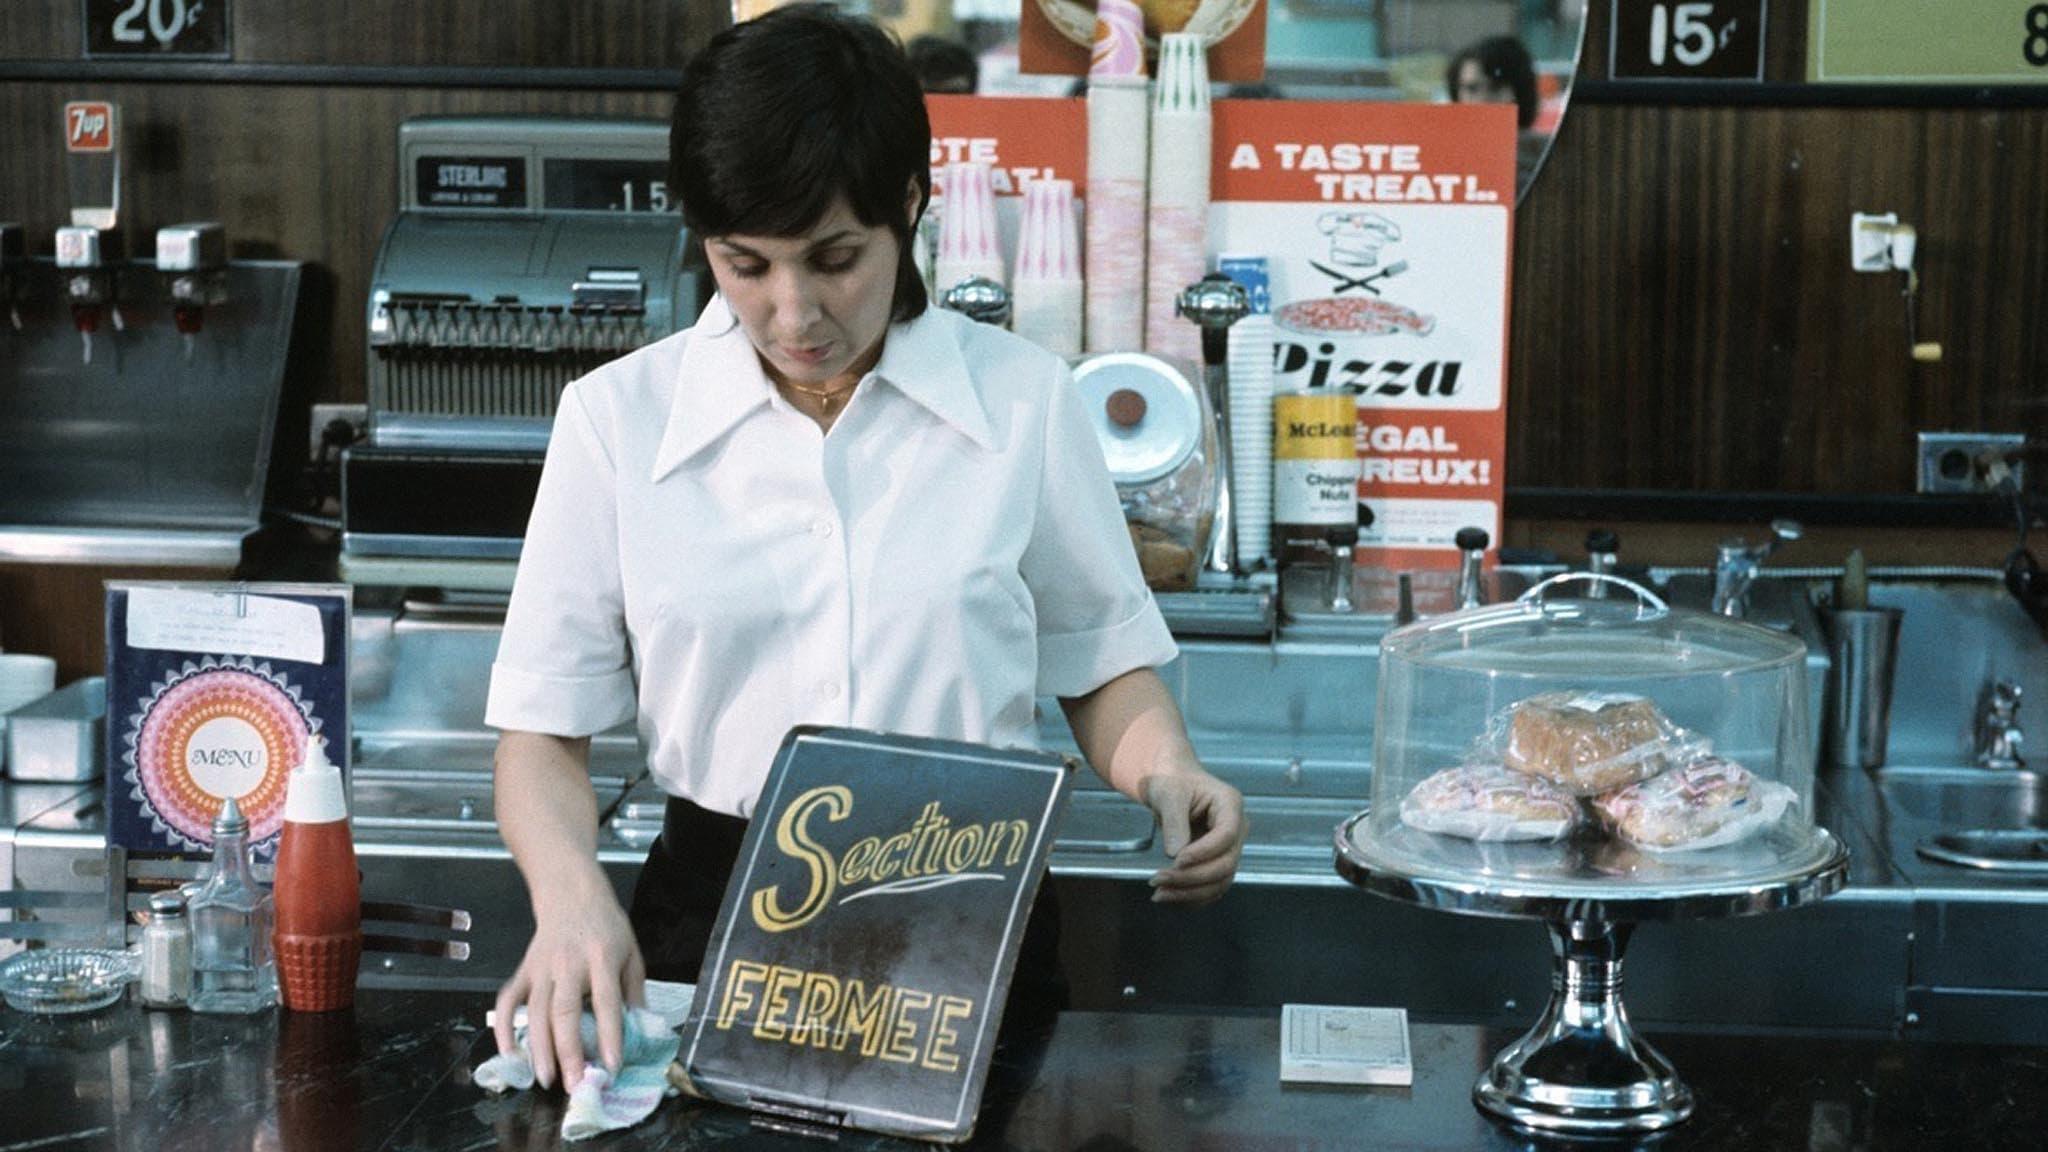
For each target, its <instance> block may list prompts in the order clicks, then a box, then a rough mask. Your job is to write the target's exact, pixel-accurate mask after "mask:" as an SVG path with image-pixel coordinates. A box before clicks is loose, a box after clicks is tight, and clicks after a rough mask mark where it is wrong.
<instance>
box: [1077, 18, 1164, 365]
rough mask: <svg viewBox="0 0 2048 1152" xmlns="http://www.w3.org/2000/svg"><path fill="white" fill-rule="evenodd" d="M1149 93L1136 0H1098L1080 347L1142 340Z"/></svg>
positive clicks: (1126, 346)
mask: <svg viewBox="0 0 2048 1152" xmlns="http://www.w3.org/2000/svg"><path fill="white" fill-rule="evenodd" d="M1151 117H1152V97H1151V90H1150V86H1149V84H1148V83H1147V82H1146V79H1145V13H1144V12H1143V11H1142V10H1141V9H1140V8H1139V7H1138V5H1137V0H1098V2H1097V3H1096V5H1095V45H1094V49H1093V51H1092V52H1091V53H1090V56H1089V66H1088V187H1087V201H1088V249H1087V270H1088V277H1087V282H1086V287H1085V292H1086V297H1087V314H1088V322H1087V347H1088V351H1090V352H1132V351H1136V350H1137V349H1138V348H1140V347H1142V346H1143V345H1144V343H1145V178H1146V168H1147V165H1148V163H1149V162H1150V156H1151V152H1150V150H1149V147H1148V144H1147V141H1148V139H1149V132H1150V124H1151Z"/></svg>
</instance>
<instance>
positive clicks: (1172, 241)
mask: <svg viewBox="0 0 2048 1152" xmlns="http://www.w3.org/2000/svg"><path fill="white" fill-rule="evenodd" d="M1203 53H1204V48H1203V44H1202V38H1201V37H1200V36H1190V35H1188V34H1186V33H1184V32H1175V33H1169V34H1167V35H1165V36H1161V37H1160V38H1159V82H1158V83H1157V84H1156V85H1154V87H1153V90H1152V167H1151V183H1150V186H1149V187H1148V188H1147V189H1146V194H1147V196H1148V197H1149V200H1148V203H1147V205H1146V209H1145V224H1146V227H1145V348H1146V350H1147V351H1149V352H1156V353H1159V354H1160V355H1163V356H1178V357H1180V358H1182V359H1184V360H1192V361H1197V362H1199V361H1200V360H1201V358H1202V334H1201V331H1200V330H1199V329H1197V328H1196V327H1195V326H1194V325H1193V324H1190V323H1188V322H1187V321H1186V320H1183V319H1182V318H1181V317H1180V316H1179V314H1178V313H1176V312H1175V310H1174V302H1175V301H1176V300H1178V299H1180V294H1181V292H1182V291H1183V290H1185V289H1186V288H1187V286H1188V285H1190V284H1193V283H1194V282H1195V281H1197V280H1200V279H1201V278H1202V275H1203V273H1205V272H1207V271H1208V270H1209V258H1208V251H1209V154H1210V151H1211V149H1212V144H1213V140H1214V137H1215V130H1214V125H1213V124H1212V122H1211V120H1210V113H1209V65H1208V61H1207V59H1206V57H1205V56H1204V54H1203ZM1091 211H1092V209H1091Z"/></svg>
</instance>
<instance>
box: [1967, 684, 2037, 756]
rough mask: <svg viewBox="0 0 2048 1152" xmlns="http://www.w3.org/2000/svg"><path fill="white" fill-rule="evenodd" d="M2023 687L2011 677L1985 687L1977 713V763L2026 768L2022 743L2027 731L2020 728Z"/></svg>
mask: <svg viewBox="0 0 2048 1152" xmlns="http://www.w3.org/2000/svg"><path fill="white" fill-rule="evenodd" d="M2021 695H2022V693H2021V692H2020V686H2019V685H2018V684H2016V683H2014V682H2013V681H2011V680H1995V681H1993V682H1992V683H1991V684H1989V685H1987V686H1986V687H1985V689H1984V701H1983V704H1982V705H1981V706H1980V708H1979V709H1978V713H1977V766H1978V767H1980V768H1991V769H1996V770H2000V771H2005V770H2018V769H2021V768H2025V767H2026V766H2027V762H2026V760H2025V758H2023V757H2022V756H2021V755H2020V745H2021V744H2022V743H2024V742H2025V741H2026V733H2024V732H2022V731H2020V721H2019V711H2020V696H2021Z"/></svg>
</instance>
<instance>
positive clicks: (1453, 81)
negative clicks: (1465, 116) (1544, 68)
mask: <svg viewBox="0 0 2048 1152" xmlns="http://www.w3.org/2000/svg"><path fill="white" fill-rule="evenodd" d="M1444 86H1445V88H1446V89H1448V91H1449V93H1450V98H1451V103H1453V104H1513V105H1514V106H1515V126H1516V127H1517V128H1520V129H1521V130H1522V131H1524V132H1526V131H1528V130H1529V126H1530V125H1532V124H1534V123H1535V122H1536V108H1537V95H1536V63H1535V61H1533V60H1531V59H1530V58H1529V50H1528V49H1527V48H1524V47H1522V42H1521V41H1520V40H1517V39H1515V38H1514V37H1513V36H1495V37H1492V38H1490V39H1486V40H1481V41H1479V42H1478V43H1475V44H1472V45H1469V46H1468V47H1466V48H1465V50H1464V51H1462V52H1460V53H1458V54H1457V55H1456V56H1453V57H1451V63H1450V66H1449V67H1448V68H1446V69H1444Z"/></svg>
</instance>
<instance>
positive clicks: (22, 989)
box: [0, 948, 135, 1015]
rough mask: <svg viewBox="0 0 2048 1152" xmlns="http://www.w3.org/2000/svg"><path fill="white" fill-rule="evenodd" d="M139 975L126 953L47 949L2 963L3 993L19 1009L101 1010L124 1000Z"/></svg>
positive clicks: (54, 1012)
mask: <svg viewBox="0 0 2048 1152" xmlns="http://www.w3.org/2000/svg"><path fill="white" fill-rule="evenodd" d="M133 979H135V965H134V962H133V961H131V960H130V959H129V957H128V954H127V953H125V952H114V951H110V950H108V949H104V948H45V949H40V950H37V951H34V952H23V953H21V954H19V955H17V956H15V957H14V958H13V959H11V960H9V961H7V962H6V963H5V964H0V995H5V996H6V998H7V1006H8V1007H10V1008H12V1009H14V1010H15V1011H17V1012H39V1013H42V1014H44V1015H60V1014H67V1013H73V1012H97V1011H99V1010H100V1009H102V1008H105V1007H106V1006H107V1005H109V1004H112V1003H113V1002H115V1001H116V1000H119V999H120V998H121V995H122V993H124V992H126V991H127V990H128V982H129V981H130V980H133Z"/></svg>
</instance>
